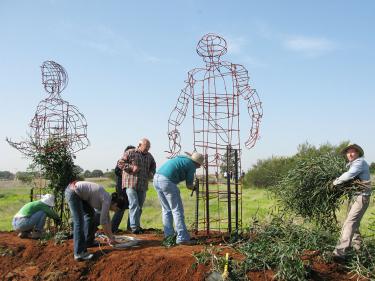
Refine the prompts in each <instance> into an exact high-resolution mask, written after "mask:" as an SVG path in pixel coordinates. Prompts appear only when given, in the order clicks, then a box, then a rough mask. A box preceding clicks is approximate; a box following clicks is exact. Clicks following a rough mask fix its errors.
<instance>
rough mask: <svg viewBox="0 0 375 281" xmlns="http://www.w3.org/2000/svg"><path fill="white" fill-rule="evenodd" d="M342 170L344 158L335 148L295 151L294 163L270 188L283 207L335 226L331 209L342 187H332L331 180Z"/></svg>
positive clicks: (339, 199) (336, 206) (335, 207)
mask: <svg viewBox="0 0 375 281" xmlns="http://www.w3.org/2000/svg"><path fill="white" fill-rule="evenodd" d="M344 171H346V167H345V160H344V158H343V157H342V156H341V155H338V154H337V153H336V152H329V153H325V154H322V153H320V151H317V150H315V151H310V152H309V153H302V154H299V155H298V156H297V157H296V163H295V166H294V167H293V168H292V169H291V170H290V171H289V172H288V173H287V175H286V176H285V177H284V178H283V179H282V180H281V181H280V182H279V183H278V184H277V185H276V186H275V188H274V191H275V194H276V196H277V200H278V201H279V203H280V204H281V205H282V206H283V208H284V211H291V212H293V213H295V214H297V215H300V216H302V217H303V218H306V219H310V220H312V221H315V222H317V223H319V224H322V225H324V226H326V227H330V228H331V227H332V228H335V226H336V224H337V219H336V215H335V212H336V211H337V210H338V209H339V207H340V206H341V204H342V201H343V195H344V194H346V189H344V188H340V187H333V186H332V181H333V180H334V179H335V178H337V177H338V176H340V175H341V174H342V173H343V172H344Z"/></svg>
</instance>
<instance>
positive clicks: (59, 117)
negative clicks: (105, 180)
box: [7, 61, 89, 156]
mask: <svg viewBox="0 0 375 281" xmlns="http://www.w3.org/2000/svg"><path fill="white" fill-rule="evenodd" d="M41 71H42V84H43V86H44V89H45V90H46V92H47V93H48V97H47V98H45V99H43V100H42V101H40V102H39V104H38V106H37V108H36V112H35V114H34V117H33V118H32V120H31V122H30V125H29V127H30V129H31V131H30V135H29V138H30V139H29V140H25V141H21V142H12V141H11V140H10V139H8V138H7V141H8V143H9V144H10V145H11V146H13V147H14V148H16V149H18V150H19V151H21V152H22V153H23V154H25V155H27V156H32V155H33V154H34V153H36V152H37V151H38V150H40V149H43V147H44V146H45V145H46V144H47V142H49V141H50V140H51V139H56V140H58V142H56V143H57V144H58V145H64V146H66V147H67V148H68V149H69V150H70V151H71V152H73V153H75V152H77V151H80V150H82V149H85V148H86V147H87V146H88V145H89V140H88V138H87V122H86V119H85V117H84V115H83V114H82V113H80V112H79V111H78V109H77V108H76V107H75V106H74V105H71V104H69V102H67V101H65V100H63V99H62V98H61V92H62V91H63V90H64V89H65V88H66V86H67V85H68V80H69V79H68V75H67V73H66V71H65V69H64V68H63V67H62V66H61V65H60V64H58V63H56V62H54V61H45V62H44V63H43V65H42V66H41ZM50 149H51V148H50ZM52 149H53V148H52Z"/></svg>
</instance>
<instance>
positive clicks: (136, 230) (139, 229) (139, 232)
mask: <svg viewBox="0 0 375 281" xmlns="http://www.w3.org/2000/svg"><path fill="white" fill-rule="evenodd" d="M132 233H133V234H142V233H144V231H143V229H142V228H137V229H134V230H132Z"/></svg>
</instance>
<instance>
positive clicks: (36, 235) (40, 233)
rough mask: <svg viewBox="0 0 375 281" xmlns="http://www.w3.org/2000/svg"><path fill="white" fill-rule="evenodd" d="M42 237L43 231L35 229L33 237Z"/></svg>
mask: <svg viewBox="0 0 375 281" xmlns="http://www.w3.org/2000/svg"><path fill="white" fill-rule="evenodd" d="M40 237H42V232H41V231H38V230H34V231H33V232H32V233H31V239H39V238H40Z"/></svg>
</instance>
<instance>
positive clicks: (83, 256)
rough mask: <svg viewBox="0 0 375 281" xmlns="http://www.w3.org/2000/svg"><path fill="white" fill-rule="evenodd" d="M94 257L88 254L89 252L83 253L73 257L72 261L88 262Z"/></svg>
mask: <svg viewBox="0 0 375 281" xmlns="http://www.w3.org/2000/svg"><path fill="white" fill-rule="evenodd" d="M93 257H94V255H93V254H90V253H89V252H84V253H82V254H78V255H74V260H76V261H88V260H91V259H92V258H93Z"/></svg>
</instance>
